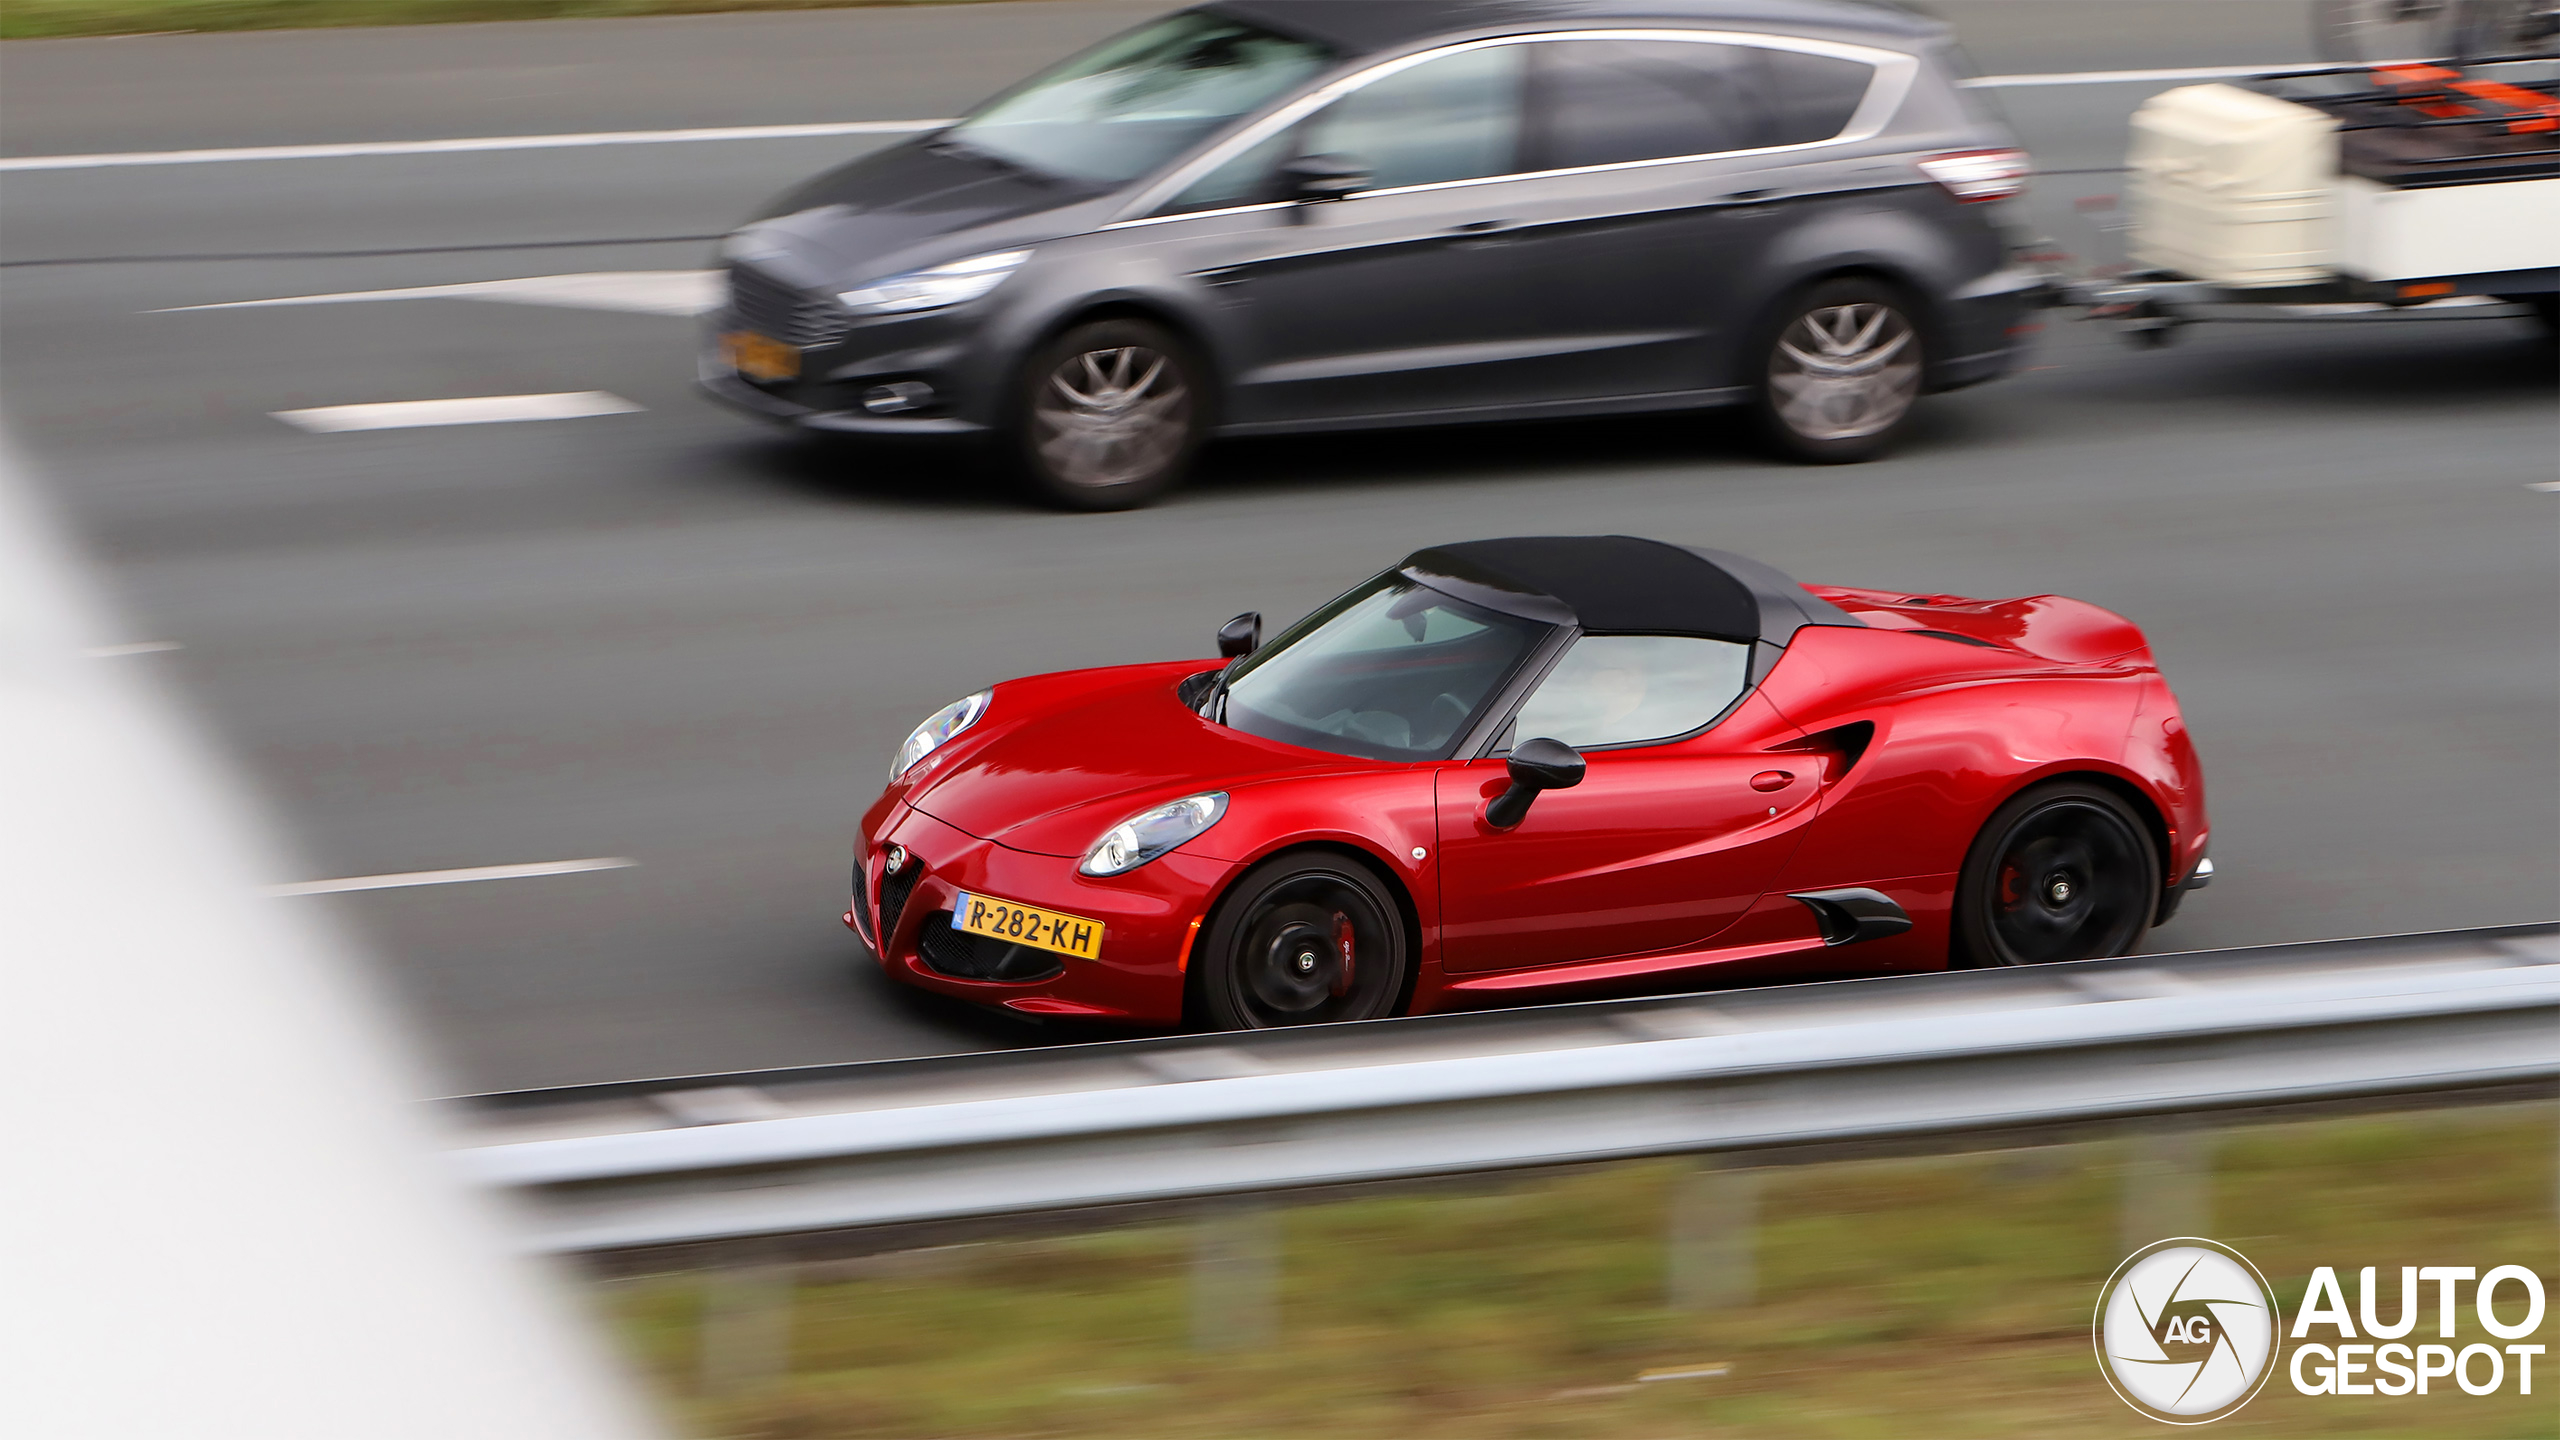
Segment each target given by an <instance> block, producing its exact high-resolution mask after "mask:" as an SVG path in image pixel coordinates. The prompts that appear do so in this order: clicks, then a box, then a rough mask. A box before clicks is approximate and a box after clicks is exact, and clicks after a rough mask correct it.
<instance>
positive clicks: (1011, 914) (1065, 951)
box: [951, 891, 1102, 960]
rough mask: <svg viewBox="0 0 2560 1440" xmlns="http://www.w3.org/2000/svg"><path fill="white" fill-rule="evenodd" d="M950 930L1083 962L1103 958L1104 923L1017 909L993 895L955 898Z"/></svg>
mask: <svg viewBox="0 0 2560 1440" xmlns="http://www.w3.org/2000/svg"><path fill="white" fill-rule="evenodd" d="M951 926H952V928H953V929H955V930H966V931H967V932H969V933H970V934H972V935H985V936H988V937H990V938H992V939H997V940H1010V941H1012V942H1013V943H1015V944H1016V945H1029V946H1033V947H1035V948H1037V949H1041V950H1055V951H1057V952H1058V953H1059V954H1061V955H1073V956H1075V957H1076V958H1078V959H1080V960H1093V959H1097V958H1099V957H1100V956H1101V954H1102V922H1101V921H1099V920H1087V919H1086V918H1084V917H1083V916H1081V915H1061V914H1059V913H1058V912H1057V911H1055V910H1043V909H1041V908H1039V907H1038V906H1036V905H1017V904H1015V903H1014V902H1012V901H1010V900H998V899H996V898H995V897H994V896H992V895H971V894H969V893H968V892H966V891H963V892H961V893H960V894H958V895H955V896H953V897H952V900H951Z"/></svg>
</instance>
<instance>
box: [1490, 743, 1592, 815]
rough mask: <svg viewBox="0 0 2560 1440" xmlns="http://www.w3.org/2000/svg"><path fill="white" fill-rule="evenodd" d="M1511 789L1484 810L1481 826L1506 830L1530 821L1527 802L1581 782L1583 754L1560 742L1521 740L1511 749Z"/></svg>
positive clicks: (1497, 796) (1567, 788) (1494, 799)
mask: <svg viewBox="0 0 2560 1440" xmlns="http://www.w3.org/2000/svg"><path fill="white" fill-rule="evenodd" d="M1508 768H1509V769H1510V772H1511V788H1510V789H1508V790H1505V791H1503V792H1502V793H1501V794H1499V795H1496V796H1495V797H1493V802H1492V803H1491V804H1489V805H1487V806H1485V807H1484V823H1486V824H1487V825H1490V826H1492V827H1493V828H1494V829H1496V830H1508V829H1510V828H1511V827H1512V826H1514V825H1517V824H1519V823H1520V822H1521V821H1523V820H1526V819H1528V818H1529V802H1530V801H1532V800H1535V799H1537V798H1538V792H1540V791H1542V790H1570V789H1572V788H1573V787H1574V786H1576V785H1579V784H1581V783H1582V773H1583V766H1582V755H1581V752H1579V751H1577V750H1575V749H1574V748H1573V747H1572V746H1570V745H1567V744H1566V743H1564V742H1563V741H1561V740H1547V739H1537V740H1523V741H1521V742H1520V743H1519V744H1517V745H1515V746H1513V747H1511V760H1510V763H1509V767H1508Z"/></svg>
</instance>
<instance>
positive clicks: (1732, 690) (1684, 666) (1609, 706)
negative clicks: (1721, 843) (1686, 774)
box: [1511, 635, 1751, 749]
mask: <svg viewBox="0 0 2560 1440" xmlns="http://www.w3.org/2000/svg"><path fill="white" fill-rule="evenodd" d="M1750 671H1751V647H1750V646H1748V645H1741V644H1736V643H1735V642H1733V641H1731V640H1706V639H1700V638H1698V637H1696V636H1692V635H1585V636H1583V637H1582V638H1581V639H1579V640H1576V641H1574V642H1573V648H1572V649H1571V650H1568V651H1566V652H1565V657H1564V658H1563V659H1562V660H1559V661H1557V662H1556V668H1554V669H1553V670H1550V671H1548V672H1547V678H1546V679H1544V680H1542V681H1540V682H1538V690H1537V693H1536V694H1534V695H1531V696H1530V697H1529V699H1528V701H1527V702H1526V703H1524V704H1523V705H1521V707H1520V714H1519V717H1518V718H1517V719H1516V720H1514V721H1513V722H1512V728H1511V734H1512V736H1513V738H1514V741H1515V743H1516V742H1517V741H1519V740H1527V739H1532V738H1535V737H1537V736H1541V735H1543V736H1545V737H1547V738H1548V739H1550V740H1561V741H1563V742H1564V743H1566V744H1567V745H1571V746H1574V747H1576V748H1578V749H1588V748H1590V747H1592V746H1595V745H1631V744H1635V743H1638V742H1640V741H1645V740H1668V739H1670V738H1671V737H1672V736H1674V735H1686V734H1688V733H1689V732H1690V731H1692V730H1695V729H1697V728H1698V727H1699V726H1702V725H1704V724H1706V723H1707V722H1708V721H1710V720H1713V719H1715V718H1716V717H1717V716H1718V715H1721V714H1723V713H1724V711H1725V707H1726V706H1729V705H1731V704H1732V703H1733V702H1734V701H1735V700H1736V699H1737V698H1739V697H1740V696H1741V694H1742V690H1743V686H1744V684H1745V683H1747V681H1748V680H1749V677H1750Z"/></svg>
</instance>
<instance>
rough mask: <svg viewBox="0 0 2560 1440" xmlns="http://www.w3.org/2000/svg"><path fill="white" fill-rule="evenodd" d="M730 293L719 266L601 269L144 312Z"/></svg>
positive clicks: (686, 310)
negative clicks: (709, 267)
mask: <svg viewBox="0 0 2560 1440" xmlns="http://www.w3.org/2000/svg"><path fill="white" fill-rule="evenodd" d="M727 294H728V277H727V276H725V275H723V274H722V273H721V272H719V271H717V270H597V271H589V272H587V273H585V274H579V275H528V276H525V277H524V278H522V279H516V280H473V281H468V282H465V283H463V284H460V285H410V286H404V287H402V288H400V289H396V290H341V291H338V292H335V293H333V294H327V295H285V296H280V297H278V298H276V299H273V300H224V301H220V302H218V303H215V304H211V305H172V306H169V307H167V308H165V309H161V310H150V311H145V312H144V313H145V314H150V315H177V314H183V313H185V312H187V311H191V310H262V309H268V308H271V307H274V306H280V305H364V304H371V303H373V302H376V301H381V300H495V301H499V302H502V303H508V304H515V305H561V306H566V307H568V308H570V309H573V310H628V311H633V312H636V313H639V314H643V315H700V314H702V313H704V312H705V311H709V310H716V309H718V308H719V306H720V302H721V301H722V300H723V299H725V298H726V297H727Z"/></svg>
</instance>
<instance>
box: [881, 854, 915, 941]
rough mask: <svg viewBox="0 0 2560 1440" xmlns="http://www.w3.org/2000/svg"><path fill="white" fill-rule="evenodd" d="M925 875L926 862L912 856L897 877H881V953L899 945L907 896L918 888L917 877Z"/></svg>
mask: <svg viewBox="0 0 2560 1440" xmlns="http://www.w3.org/2000/svg"><path fill="white" fill-rule="evenodd" d="M923 873H924V862H923V861H921V860H918V859H916V858H915V857H914V856H912V855H910V856H908V857H907V863H906V867H905V868H904V869H902V870H900V871H899V872H898V873H897V874H895V875H883V876H881V877H880V953H881V954H883V955H886V954H888V953H889V947H890V946H892V945H895V944H897V943H898V916H899V915H900V914H902V913H903V912H904V911H905V910H906V908H907V895H908V893H909V892H911V891H913V890H914V889H915V888H916V877H917V876H919V875H922V874H923Z"/></svg>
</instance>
